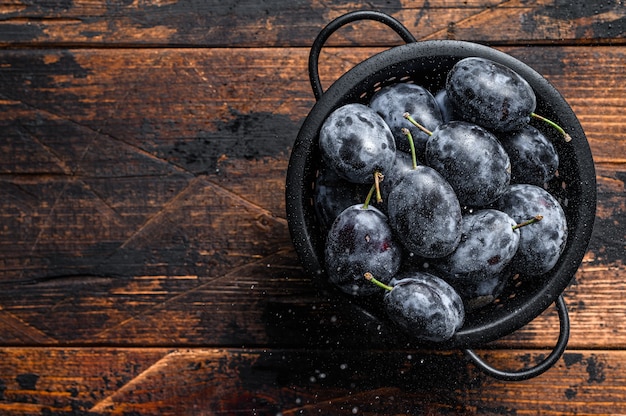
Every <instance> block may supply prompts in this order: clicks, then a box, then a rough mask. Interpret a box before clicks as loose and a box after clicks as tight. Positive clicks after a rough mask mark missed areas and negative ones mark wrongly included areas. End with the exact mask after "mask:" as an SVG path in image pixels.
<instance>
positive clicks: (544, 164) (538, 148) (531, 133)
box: [498, 125, 559, 186]
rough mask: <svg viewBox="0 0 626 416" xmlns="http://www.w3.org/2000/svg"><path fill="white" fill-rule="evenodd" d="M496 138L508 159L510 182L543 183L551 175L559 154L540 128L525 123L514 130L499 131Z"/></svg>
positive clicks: (554, 170)
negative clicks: (500, 132) (506, 132)
mask: <svg viewBox="0 0 626 416" xmlns="http://www.w3.org/2000/svg"><path fill="white" fill-rule="evenodd" d="M498 138H499V140H500V143H501V144H502V147H503V148H504V150H506V152H507V154H508V155H509V159H510V160H511V183H529V184H532V185H537V186H543V185H544V184H545V183H546V182H548V181H549V180H550V179H552V178H553V177H554V174H555V172H556V170H557V168H558V167H559V155H558V153H557V152H556V149H555V148H554V145H553V144H552V142H551V141H550V140H548V138H547V137H546V136H545V135H544V134H543V133H542V132H541V131H539V130H538V129H536V128H535V127H533V126H531V125H526V126H524V127H522V128H521V129H520V130H518V131H515V132H512V133H508V134H504V133H502V134H499V135H498Z"/></svg>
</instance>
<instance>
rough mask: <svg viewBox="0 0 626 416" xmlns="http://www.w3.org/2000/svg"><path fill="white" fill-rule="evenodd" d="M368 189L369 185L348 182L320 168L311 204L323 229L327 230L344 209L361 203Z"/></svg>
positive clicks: (329, 170)
mask: <svg viewBox="0 0 626 416" xmlns="http://www.w3.org/2000/svg"><path fill="white" fill-rule="evenodd" d="M369 188H370V185H365V184H354V183H352V182H348V181H346V180H345V179H343V178H341V177H340V176H339V175H338V174H337V173H335V171H334V170H332V169H329V168H327V167H325V166H322V167H321V168H320V170H319V171H318V174H317V177H316V178H315V192H314V194H313V202H314V207H315V213H316V214H317V219H318V220H319V222H320V224H321V225H322V227H323V229H324V230H328V229H329V228H330V226H331V225H332V223H333V221H335V218H337V216H338V215H339V214H340V213H341V212H342V211H343V210H344V209H346V208H348V207H350V206H352V205H355V204H358V203H359V202H361V201H363V199H364V197H365V196H366V195H367V193H368V191H369Z"/></svg>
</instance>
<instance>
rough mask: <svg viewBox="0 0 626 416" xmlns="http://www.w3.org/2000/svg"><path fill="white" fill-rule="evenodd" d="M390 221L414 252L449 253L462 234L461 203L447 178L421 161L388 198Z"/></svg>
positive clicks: (405, 245)
mask: <svg viewBox="0 0 626 416" xmlns="http://www.w3.org/2000/svg"><path fill="white" fill-rule="evenodd" d="M387 212H388V215H389V223H390V225H391V228H392V229H393V230H394V232H395V234H396V235H397V236H398V239H399V240H400V242H401V243H402V244H403V246H404V247H405V248H406V249H407V250H408V251H409V252H411V253H413V254H414V255H418V256H422V257H426V258H436V257H443V256H446V255H448V254H450V253H451V252H452V251H453V250H454V249H455V248H456V246H457V244H458V243H459V240H460V238H461V206H460V204H459V201H458V199H457V197H456V194H455V193H454V190H453V189H452V187H451V186H450V184H449V183H448V182H446V180H445V179H444V178H443V176H441V175H440V174H439V173H437V171H436V170H434V169H432V168H430V167H428V166H424V165H420V166H417V167H416V168H415V169H411V170H409V171H408V172H407V173H406V174H405V175H404V178H403V179H402V180H401V181H400V182H398V183H397V185H396V186H395V187H394V188H393V190H392V191H391V193H390V194H389V197H388V199H387Z"/></svg>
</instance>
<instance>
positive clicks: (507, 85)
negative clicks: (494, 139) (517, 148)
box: [446, 57, 537, 131]
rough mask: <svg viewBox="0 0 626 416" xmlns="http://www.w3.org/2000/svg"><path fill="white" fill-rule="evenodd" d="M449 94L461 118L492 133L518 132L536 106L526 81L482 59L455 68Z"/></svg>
mask: <svg viewBox="0 0 626 416" xmlns="http://www.w3.org/2000/svg"><path fill="white" fill-rule="evenodd" d="M446 92H447V95H448V97H449V98H450V101H451V102H452V105H453V107H454V108H455V110H456V113H457V114H459V116H461V117H463V119H464V120H467V121H470V122H472V123H476V124H479V125H481V126H483V127H485V128H486V129H488V130H492V131H514V130H519V129H520V128H521V127H522V126H523V125H525V124H527V123H528V122H529V120H530V117H531V114H532V113H533V112H534V111H535V108H536V106H537V99H536V96H535V92H534V91H533V89H532V87H531V86H530V85H529V84H528V82H527V81H526V80H525V79H524V78H522V77H521V76H520V75H519V74H518V73H517V72H515V71H513V70H512V69H511V68H509V67H507V66H505V65H502V64H500V63H497V62H494V61H492V60H490V59H486V58H480V57H468V58H464V59H461V60H460V61H458V62H457V63H456V64H455V65H454V66H453V67H452V69H451V70H450V72H448V75H447V79H446Z"/></svg>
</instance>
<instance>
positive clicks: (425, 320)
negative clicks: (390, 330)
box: [383, 271, 465, 342]
mask: <svg viewBox="0 0 626 416" xmlns="http://www.w3.org/2000/svg"><path fill="white" fill-rule="evenodd" d="M383 303H384V306H385V309H386V312H387V315H388V316H389V318H390V319H391V320H392V321H393V322H394V323H395V324H397V325H398V326H399V327H400V328H402V329H403V330H404V331H405V332H406V333H407V334H408V335H409V336H410V337H412V338H413V339H415V340H417V341H428V342H441V341H445V340H447V339H450V338H451V337H452V336H453V335H454V334H455V333H456V331H457V330H458V329H459V328H461V326H462V325H463V322H464V319H465V309H464V307H463V300H462V299H461V297H460V296H459V294H458V293H457V292H456V291H455V290H454V289H453V288H452V286H450V285H449V284H448V283H446V282H445V281H444V280H443V279H441V278H440V277H437V276H435V275H432V274H430V273H424V272H419V271H411V272H406V273H404V274H402V275H400V276H399V279H397V280H394V282H393V287H392V289H391V290H390V291H388V292H386V293H385V296H384V297H383Z"/></svg>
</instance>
